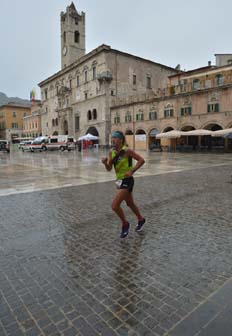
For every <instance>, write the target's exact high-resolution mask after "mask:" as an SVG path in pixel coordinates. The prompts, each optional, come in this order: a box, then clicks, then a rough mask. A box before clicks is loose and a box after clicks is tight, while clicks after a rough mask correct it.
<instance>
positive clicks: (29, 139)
mask: <svg viewBox="0 0 232 336" xmlns="http://www.w3.org/2000/svg"><path fill="white" fill-rule="evenodd" d="M33 140H34V139H33V138H24V139H23V140H21V141H20V142H19V144H18V148H19V149H22V146H23V145H24V144H25V143H26V142H28V141H33Z"/></svg>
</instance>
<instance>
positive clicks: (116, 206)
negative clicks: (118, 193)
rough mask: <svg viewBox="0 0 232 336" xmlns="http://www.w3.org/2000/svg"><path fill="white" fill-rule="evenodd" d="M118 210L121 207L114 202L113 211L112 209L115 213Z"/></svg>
mask: <svg viewBox="0 0 232 336" xmlns="http://www.w3.org/2000/svg"><path fill="white" fill-rule="evenodd" d="M118 208H119V206H118V205H117V204H116V203H115V202H113V203H112V204H111V209H112V210H113V211H117V209H118Z"/></svg>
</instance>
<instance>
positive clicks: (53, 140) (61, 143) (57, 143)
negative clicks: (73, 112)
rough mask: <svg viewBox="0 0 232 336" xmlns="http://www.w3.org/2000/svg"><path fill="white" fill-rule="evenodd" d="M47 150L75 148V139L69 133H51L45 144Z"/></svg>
mask: <svg viewBox="0 0 232 336" xmlns="http://www.w3.org/2000/svg"><path fill="white" fill-rule="evenodd" d="M46 147H47V149H48V150H61V151H64V150H68V151H70V150H71V149H75V148H76V141H75V139H74V137H72V136H70V135H53V136H50V137H49V138H48V143H47V144H46Z"/></svg>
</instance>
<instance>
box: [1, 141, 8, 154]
mask: <svg viewBox="0 0 232 336" xmlns="http://www.w3.org/2000/svg"><path fill="white" fill-rule="evenodd" d="M0 151H3V152H7V153H10V141H8V140H1V139H0Z"/></svg>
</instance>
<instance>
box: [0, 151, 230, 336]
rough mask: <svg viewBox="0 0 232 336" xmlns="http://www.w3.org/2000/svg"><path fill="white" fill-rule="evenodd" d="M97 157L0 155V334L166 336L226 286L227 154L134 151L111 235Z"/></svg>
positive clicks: (107, 187)
mask: <svg viewBox="0 0 232 336" xmlns="http://www.w3.org/2000/svg"><path fill="white" fill-rule="evenodd" d="M103 154H105V153H104V152H99V153H95V152H86V153H26V154H24V155H22V153H18V152H16V153H13V155H10V156H6V155H2V156H0V162H1V163H0V165H1V171H0V183H1V192H2V197H1V211H0V232H1V234H0V270H1V272H0V335H1V336H9V335H17V336H22V335H23V336H29V335H35V336H48V335H51V336H55V335H57V336H95V335H96V336H98V335H99V336H100V335H101V336H102V335H107V336H122V335H127V336H132V335H133V336H142V335H146V336H157V335H158V336H164V335H170V333H169V332H170V330H171V329H172V328H173V327H174V326H175V325H176V324H177V323H179V322H180V321H183V320H184V319H185V317H186V316H189V315H190V313H191V312H192V311H194V312H195V311H196V309H197V307H199V306H200V307H201V305H202V303H205V302H206V300H207V299H208V298H209V297H210V296H211V294H212V293H214V292H215V291H217V290H218V289H219V288H220V287H221V286H222V285H223V284H224V283H225V282H226V281H228V280H229V279H231V277H232V268H231V258H232V252H231V244H232V236H231V223H232V212H231V199H232V197H231V194H232V184H231V182H230V175H231V166H232V158H231V155H227V154H226V155H215V154H204V155H200V154H199V155H198V154H193V155H191V154H186V155H185V154H175V153H151V154H147V153H145V154H144V155H145V156H146V157H145V158H146V165H145V166H144V167H143V168H142V169H141V170H140V171H139V172H138V174H136V176H138V178H137V180H136V183H135V190H134V195H135V199H136V202H138V204H139V205H140V207H141V209H142V212H143V214H144V215H145V217H146V219H147V222H146V225H145V228H144V231H143V232H142V233H140V234H138V233H137V232H135V231H134V228H135V225H136V219H135V217H134V216H133V214H132V213H131V212H130V211H129V210H128V208H127V207H126V206H125V204H123V207H124V209H125V213H126V215H127V218H128V220H129V222H130V223H131V230H130V233H129V236H128V237H127V238H126V239H125V240H120V239H119V234H120V223H119V221H118V218H117V217H116V216H115V215H114V214H113V213H112V210H111V207H110V203H111V199H112V197H113V194H114V191H115V188H114V185H113V183H96V182H100V181H101V180H102V181H107V179H109V180H110V179H114V174H113V173H107V172H105V170H104V167H103V166H102V164H101V163H100V158H101V156H102V155H103ZM201 168H203V169H201ZM205 168H207V169H205ZM176 171H181V173H179V172H178V173H175V172H176ZM171 172H174V173H171ZM65 184H66V185H69V184H70V185H71V186H70V187H69V188H64V186H65ZM81 184H83V185H81ZM84 184H86V185H84ZM3 186H4V187H3ZM2 187H3V188H2ZM53 188H56V190H53ZM42 189H43V190H42ZM30 190H31V191H33V190H39V191H37V192H33V193H28V191H30ZM18 193H20V194H18ZM4 194H5V195H6V196H5V197H3V195H4ZM10 194H11V195H10ZM230 302H231V301H230ZM208 307H209V306H208ZM220 307H221V306H220V305H217V309H218V310H217V311H216V313H215V314H218V313H219V312H220ZM223 308H224V306H223ZM208 311H210V312H212V310H211V309H208V310H207V312H208ZM206 315H207V314H206ZM204 317H205V315H204ZM200 318H201V316H200ZM200 318H199V320H200ZM201 321H202V320H201ZM195 325H196V326H199V328H201V325H200V324H199V323H198V321H196V320H195ZM188 327H189V328H188V329H186V330H187V332H186V333H185V335H191V331H192V329H191V327H192V325H191V324H190V325H189V326H188ZM230 330H231V329H230ZM198 331H199V330H197V332H196V333H195V334H198ZM219 334H220V335H223V330H222V331H220V333H219ZM177 335H178V336H179V334H177ZM210 336H211V335H210Z"/></svg>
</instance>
